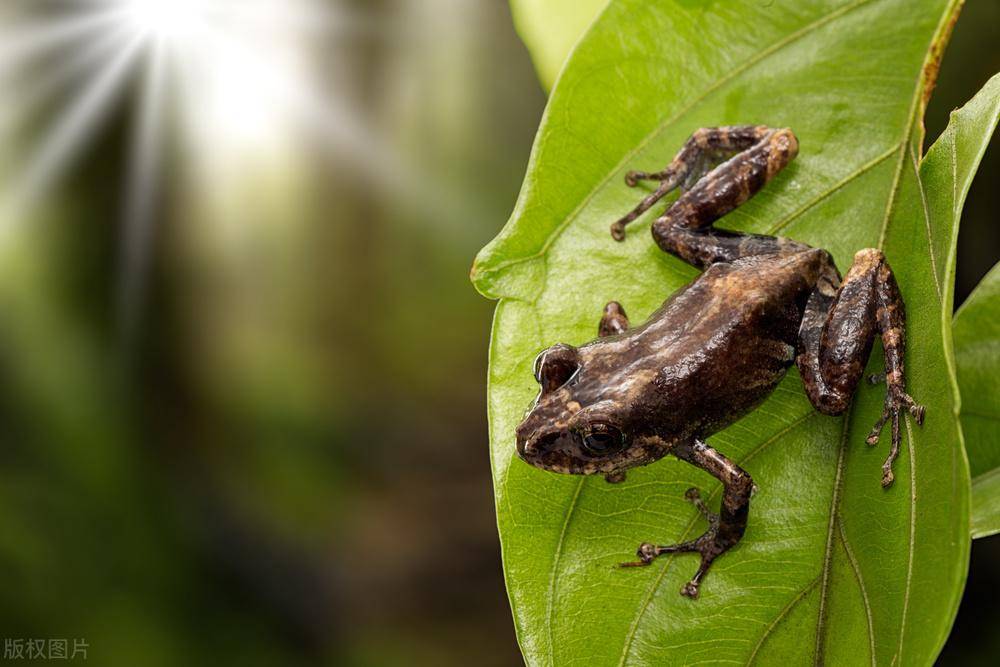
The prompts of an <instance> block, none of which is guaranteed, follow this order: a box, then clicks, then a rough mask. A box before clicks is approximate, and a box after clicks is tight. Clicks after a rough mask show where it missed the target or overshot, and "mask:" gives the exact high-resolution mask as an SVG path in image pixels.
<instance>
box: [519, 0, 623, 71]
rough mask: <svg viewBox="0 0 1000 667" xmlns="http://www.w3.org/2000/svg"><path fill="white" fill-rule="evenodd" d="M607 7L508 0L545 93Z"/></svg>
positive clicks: (585, 1) (583, 0)
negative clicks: (602, 10) (583, 36)
mask: <svg viewBox="0 0 1000 667" xmlns="http://www.w3.org/2000/svg"><path fill="white" fill-rule="evenodd" d="M606 4H608V0H510V9H511V12H512V13H513V15H514V25H515V27H516V28H517V33H518V34H519V35H520V36H521V39H522V40H524V44H525V46H527V47H528V53H530V54H531V59H532V60H533V61H534V63H535V70H536V71H537V72H538V78H539V79H540V80H541V82H542V86H544V87H545V90H551V89H552V85H553V84H554V83H555V81H556V77H557V76H558V75H559V70H561V69H562V66H563V63H564V62H566V57H567V56H569V52H570V51H571V50H572V49H573V46H574V45H575V44H576V42H577V40H579V39H580V35H582V34H583V33H584V31H585V30H586V29H587V27H588V26H589V25H590V24H591V22H593V20H594V17H596V16H597V15H598V13H600V11H601V9H602V8H603V7H604V6H605V5H606Z"/></svg>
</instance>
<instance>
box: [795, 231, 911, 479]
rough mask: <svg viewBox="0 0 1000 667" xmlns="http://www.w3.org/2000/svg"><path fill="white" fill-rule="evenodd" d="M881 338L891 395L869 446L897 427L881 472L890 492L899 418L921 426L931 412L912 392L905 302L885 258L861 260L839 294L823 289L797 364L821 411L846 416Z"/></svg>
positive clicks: (867, 254) (810, 306)
mask: <svg viewBox="0 0 1000 667" xmlns="http://www.w3.org/2000/svg"><path fill="white" fill-rule="evenodd" d="M876 333H878V334H879V335H880V337H881V339H882V347H883V349H884V351H885V380H886V396H885V406H884V408H883V410H882V416H881V417H880V418H879V420H878V422H877V423H876V424H875V428H874V429H873V430H872V432H871V434H870V435H869V436H868V439H867V441H868V444H870V445H874V444H876V443H877V442H878V439H879V434H880V433H881V431H882V428H883V426H884V425H885V423H886V422H891V428H892V446H891V448H890V451H889V456H888V458H887V459H886V461H885V463H884V464H883V466H882V486H889V485H890V484H892V481H893V472H892V464H893V462H894V461H895V460H896V457H897V456H898V455H899V446H900V422H899V417H900V413H901V412H902V411H903V410H907V411H909V413H910V414H911V415H912V416H913V418H914V419H915V420H916V422H917V423H918V424H921V423H923V419H924V408H923V406H920V405H918V404H917V403H916V401H914V400H913V398H912V397H911V396H910V395H909V394H907V393H906V376H905V372H904V368H903V357H904V353H905V342H906V315H905V311H904V308H903V297H902V295H901V294H900V292H899V286H898V285H897V284H896V279H895V277H894V276H893V274H892V269H891V268H890V267H889V263H888V262H887V261H886V259H885V255H883V254H882V252H881V251H879V250H875V249H873V248H868V249H865V250H861V251H860V252H858V253H857V254H856V255H855V256H854V263H853V264H852V265H851V269H850V271H848V273H847V276H846V277H845V278H844V282H843V284H842V285H840V286H839V288H837V289H836V290H834V289H831V288H830V286H828V285H827V286H824V285H823V284H822V283H821V284H820V285H819V286H817V289H816V290H815V291H814V292H813V294H812V295H811V296H810V298H809V302H808V303H807V305H806V310H805V314H804V316H803V318H802V325H801V327H800V329H799V350H798V355H797V357H796V360H795V362H796V365H797V366H798V367H799V373H800V374H801V376H802V383H803V385H804V386H805V389H806V393H807V394H808V395H809V400H810V401H811V402H812V404H813V405H814V406H816V409H817V410H819V411H820V412H823V413H825V414H828V415H839V414H842V413H843V412H844V411H846V410H847V407H848V405H849V404H850V401H851V397H852V396H853V395H854V391H855V389H856V388H857V386H858V383H859V381H860V380H861V377H862V376H863V375H864V369H865V364H866V363H867V361H868V356H869V354H870V353H871V348H872V344H873V341H874V338H875V334H876Z"/></svg>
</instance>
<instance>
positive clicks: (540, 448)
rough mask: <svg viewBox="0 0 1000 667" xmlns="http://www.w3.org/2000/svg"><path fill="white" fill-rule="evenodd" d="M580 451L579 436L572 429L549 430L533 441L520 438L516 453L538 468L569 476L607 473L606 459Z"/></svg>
mask: <svg viewBox="0 0 1000 667" xmlns="http://www.w3.org/2000/svg"><path fill="white" fill-rule="evenodd" d="M581 451H582V443H581V441H580V435H579V434H578V433H576V432H573V431H566V430H558V431H550V432H548V433H543V434H541V435H539V436H538V437H536V438H532V439H530V440H525V439H521V438H518V440H517V455H518V456H519V457H521V459H522V460H524V461H525V462H527V463H530V464H531V465H533V466H535V467H536V468H541V469H542V470H548V471H550V472H557V473H562V474H569V475H590V474H594V473H598V472H601V473H603V472H608V470H604V468H605V467H608V462H607V461H603V460H600V459H597V458H590V457H585V456H582V455H581Z"/></svg>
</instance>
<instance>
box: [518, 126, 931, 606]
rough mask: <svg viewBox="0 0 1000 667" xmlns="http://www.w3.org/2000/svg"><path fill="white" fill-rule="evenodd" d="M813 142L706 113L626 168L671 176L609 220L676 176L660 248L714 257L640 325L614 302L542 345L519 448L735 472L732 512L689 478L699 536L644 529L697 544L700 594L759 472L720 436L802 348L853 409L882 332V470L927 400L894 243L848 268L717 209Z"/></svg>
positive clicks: (807, 375) (658, 225) (593, 470)
mask: <svg viewBox="0 0 1000 667" xmlns="http://www.w3.org/2000/svg"><path fill="white" fill-rule="evenodd" d="M798 152H799V142H798V138H797V137H796V135H795V133H794V132H793V131H792V130H791V129H790V128H780V127H770V126H767V125H735V126H722V127H709V128H701V129H698V130H697V131H695V132H694V133H693V134H692V135H691V136H690V137H689V138H688V139H687V141H686V142H685V143H684V144H683V146H682V148H681V149H680V150H679V151H678V152H677V154H676V155H675V156H674V158H673V159H672V160H671V162H670V163H669V164H668V165H667V167H666V168H664V169H663V170H661V171H657V172H649V173H647V172H642V171H628V172H627V173H626V174H625V184H626V185H627V186H629V187H636V186H637V185H639V184H640V183H641V182H644V181H651V182H655V183H656V184H657V185H656V187H655V189H653V190H652V191H651V192H650V193H649V194H648V195H647V196H645V197H644V198H643V199H642V200H641V201H640V202H639V204H638V205H637V206H636V207H635V208H634V209H632V210H631V211H629V212H628V213H627V214H626V215H625V216H623V217H622V218H620V219H619V220H617V221H615V222H614V223H613V224H612V225H611V236H612V238H613V239H614V240H616V241H619V242H622V241H624V240H625V231H626V228H627V226H628V225H629V224H631V223H633V222H635V221H636V220H637V219H639V217H640V216H641V215H642V214H643V213H645V212H646V211H648V210H649V209H650V208H652V207H653V206H654V205H656V204H657V202H659V201H660V200H662V199H663V198H664V197H665V196H666V195H668V194H669V193H670V192H672V191H674V190H679V192H680V194H679V196H678V197H677V198H676V199H675V200H674V201H673V203H672V204H670V205H669V206H668V207H667V208H666V210H665V211H664V213H663V214H662V215H661V216H659V217H658V218H656V219H655V220H654V221H653V222H652V224H651V227H650V229H651V232H652V236H653V240H654V242H655V243H656V245H657V246H659V248H660V249H662V250H664V251H665V252H667V253H669V254H671V255H673V256H675V257H677V258H679V259H680V260H682V261H684V262H687V263H688V264H691V265H693V266H694V267H696V268H698V269H700V270H701V273H700V275H699V276H698V277H697V278H696V279H694V280H693V281H692V282H691V283H689V284H688V285H686V286H685V287H683V288H682V289H680V290H679V291H677V292H676V293H674V294H672V295H670V296H669V298H667V299H666V301H665V302H664V303H663V305H662V306H660V308H659V309H658V310H656V311H655V312H654V313H653V314H652V315H650V316H649V318H648V319H647V320H646V321H645V322H644V323H643V324H640V325H637V326H631V325H630V323H629V319H628V316H627V314H626V312H625V309H624V307H623V306H622V305H621V304H620V303H619V302H617V301H610V302H609V303H607V305H606V306H605V307H604V310H603V313H602V315H601V317H600V320H599V323H598V327H597V337H596V338H595V339H594V340H592V341H591V342H588V343H586V344H582V345H570V344H567V343H557V344H555V345H552V346H551V347H548V348H546V349H545V350H543V351H542V352H541V353H540V354H538V356H537V357H536V358H535V362H534V368H533V373H534V378H535V381H536V382H537V383H538V385H539V388H540V389H539V393H538V396H537V398H536V399H535V401H534V403H533V404H532V406H531V407H530V408H529V410H528V411H527V413H526V415H525V416H524V418H523V420H522V421H521V422H520V424H519V425H518V426H517V427H516V431H515V440H516V451H517V454H518V456H519V457H520V458H521V459H523V460H524V461H525V462H527V463H528V464H530V465H532V466H535V467H537V468H541V469H543V470H547V471H550V472H555V473H564V474H573V475H603V476H604V478H605V479H606V480H607V481H608V482H611V483H618V482H622V481H623V480H624V479H625V475H626V472H627V471H628V470H629V469H631V468H635V467H637V466H644V465H648V464H650V463H653V462H655V461H658V460H659V459H661V458H663V457H664V456H666V455H668V454H670V455H672V456H674V457H676V458H678V459H680V460H682V461H685V462H687V463H689V464H691V465H693V466H695V467H697V468H700V469H701V470H704V471H706V472H708V473H709V474H710V475H712V476H713V477H715V478H716V479H717V480H718V481H719V482H721V484H722V498H721V503H720V508H719V511H718V512H713V511H711V510H710V509H709V508H708V507H707V505H706V503H705V502H704V501H703V500H702V498H701V495H700V492H699V490H698V489H696V488H691V489H688V490H687V492H686V493H685V497H686V499H687V500H689V501H690V502H692V503H693V504H694V505H695V507H697V508H698V510H699V511H700V512H701V514H702V515H703V516H704V517H705V519H706V520H707V523H708V527H707V529H706V530H705V531H704V533H703V534H701V536H699V537H697V538H696V539H693V540H689V541H685V542H681V543H677V544H669V545H658V544H654V543H651V542H644V543H642V544H641V545H640V546H639V548H638V550H637V552H636V554H637V557H638V559H639V560H637V561H632V562H625V563H622V564H621V565H622V566H623V567H641V566H647V565H650V564H652V563H653V562H654V561H655V559H656V558H658V557H660V556H663V555H665V554H677V553H688V552H690V553H697V554H699V555H700V557H701V561H700V564H699V566H698V568H697V570H696V572H695V574H694V576H693V577H692V578H691V579H690V580H689V581H688V582H687V583H686V584H684V586H683V587H682V589H681V591H680V592H681V594H682V595H684V596H687V597H689V598H697V597H698V595H699V589H700V586H701V584H702V582H703V580H704V577H705V575H706V573H707V572H708V571H709V569H710V568H711V566H712V564H713V563H714V562H715V560H716V559H718V558H719V557H720V556H722V555H723V554H725V553H726V552H728V551H729V550H731V549H732V548H733V547H735V546H736V545H737V544H738V543H739V542H740V540H741V539H742V537H743V535H744V533H745V532H746V528H747V523H748V519H749V514H750V501H751V496H752V495H753V493H754V492H755V491H756V488H757V487H756V484H755V482H754V480H753V478H752V477H751V475H750V473H749V472H747V471H746V470H744V469H743V468H741V467H740V466H739V465H737V463H736V462H734V461H733V460H731V459H729V458H727V457H726V456H725V455H724V454H723V453H722V452H719V451H717V450H716V449H715V448H713V447H712V446H711V445H709V444H708V443H707V442H706V440H707V438H709V437H710V436H711V435H713V434H714V433H717V432H719V431H721V430H722V429H724V428H726V427H727V426H729V425H731V424H733V423H734V422H736V421H737V420H739V419H740V418H742V417H744V416H745V415H747V414H748V413H750V412H751V411H753V410H754V409H755V408H757V407H758V406H760V405H761V403H763V402H764V400H765V399H766V398H767V397H768V396H769V395H770V394H771V393H772V392H773V391H774V389H775V388H776V387H777V386H778V384H779V382H781V381H782V379H783V378H784V377H785V375H786V373H787V371H788V369H789V368H790V367H791V365H792V364H793V363H794V364H795V366H796V367H797V368H798V372H799V375H800V377H801V382H802V386H803V388H804V390H805V393H806V395H807V396H808V398H809V401H810V402H811V403H812V405H813V406H814V407H815V409H816V410H818V411H819V412H820V413H823V414H825V415H830V416H837V415H842V414H843V413H844V412H845V411H847V409H848V407H849V406H850V403H851V400H852V397H853V396H854V393H855V391H856V390H857V388H858V386H859V383H860V382H861V380H862V378H863V376H864V373H865V367H866V365H867V363H868V359H869V355H870V354H871V350H872V346H873V344H874V340H875V338H876V336H878V337H879V338H880V340H881V344H882V348H883V351H884V358H885V361H884V365H885V372H884V373H882V374H880V375H878V376H870V377H869V380H870V381H872V383H873V384H874V383H878V382H884V383H885V400H884V403H883V409H882V412H881V415H880V417H879V418H878V420H877V422H876V423H875V425H874V427H873V428H872V430H871V433H870V435H868V437H867V438H866V441H867V443H868V444H869V445H872V446H874V445H876V444H877V443H878V441H879V438H880V434H881V433H882V431H883V430H884V428H885V425H886V424H887V423H888V424H890V431H891V443H890V447H889V453H888V456H887V458H886V459H885V463H884V464H883V465H882V478H881V484H882V486H883V487H885V488H888V487H890V486H891V485H892V483H893V480H894V473H893V463H894V461H895V460H896V458H897V457H898V456H899V452H900V443H901V439H900V420H901V418H902V419H904V420H905V419H906V418H907V415H909V416H910V417H912V419H913V420H914V421H915V422H916V423H917V424H918V425H922V424H923V421H924V415H925V408H924V407H923V406H922V405H920V404H918V403H917V402H916V401H915V400H914V399H913V398H912V397H911V396H910V395H909V394H908V393H907V392H906V373H905V368H904V356H905V342H906V332H905V324H906V315H905V309H904V303H903V298H902V294H901V292H900V288H899V285H898V283H897V281H896V278H895V276H894V274H893V271H892V268H891V267H890V265H889V263H888V260H887V259H886V256H885V254H884V253H883V252H882V251H881V250H879V249H877V248H864V249H861V250H859V251H858V252H857V253H856V254H855V255H854V259H853V262H852V264H851V266H850V269H849V270H848V272H847V274H846V276H841V274H840V272H839V270H838V268H837V266H836V264H835V262H834V259H833V256H832V255H831V254H830V253H829V252H828V251H826V250H824V249H822V248H815V247H812V246H810V245H807V244H805V243H802V242H799V241H795V240H792V239H789V238H784V237H781V236H766V235H761V234H753V233H746V232H740V231H732V230H728V229H724V228H720V227H717V226H716V225H715V223H716V221H718V220H719V219H721V218H722V217H723V216H725V215H726V214H727V213H730V212H731V211H733V210H734V209H736V208H737V207H739V206H740V205H742V204H743V203H745V202H746V201H748V200H749V199H750V198H751V197H753V196H754V195H755V194H756V193H758V192H759V191H760V190H761V189H763V188H764V187H765V186H766V185H767V184H768V183H769V182H770V181H772V180H773V179H774V178H775V177H776V176H777V175H778V174H779V173H780V172H781V171H782V170H783V169H784V168H785V167H786V166H788V164H789V163H791V162H792V160H794V159H795V157H796V156H797V155H798Z"/></svg>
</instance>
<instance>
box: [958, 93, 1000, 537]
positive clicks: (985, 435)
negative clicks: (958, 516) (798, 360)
mask: <svg viewBox="0 0 1000 667" xmlns="http://www.w3.org/2000/svg"><path fill="white" fill-rule="evenodd" d="M991 83H993V84H997V85H994V88H995V89H998V94H997V96H995V97H994V99H993V104H994V106H993V124H994V125H995V124H996V122H997V113H998V112H1000V77H994V79H993V80H992V81H991ZM953 333H954V340H955V360H956V362H957V366H958V381H959V388H960V389H961V392H962V430H963V431H964V433H965V445H966V451H967V452H968V454H969V467H970V468H971V470H972V474H973V475H974V476H975V478H974V479H973V482H972V536H973V537H985V536H987V535H994V534H996V533H1000V264H997V265H996V266H994V267H993V269H992V270H991V271H990V272H989V273H988V274H987V275H986V277H985V278H983V281H982V282H981V283H979V286H978V287H976V289H975V291H974V292H973V293H972V294H971V295H970V296H969V298H968V299H967V300H966V302H965V303H964V304H962V307H961V308H960V309H959V311H958V312H957V313H956V314H955V325H954V331H953Z"/></svg>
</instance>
